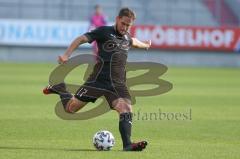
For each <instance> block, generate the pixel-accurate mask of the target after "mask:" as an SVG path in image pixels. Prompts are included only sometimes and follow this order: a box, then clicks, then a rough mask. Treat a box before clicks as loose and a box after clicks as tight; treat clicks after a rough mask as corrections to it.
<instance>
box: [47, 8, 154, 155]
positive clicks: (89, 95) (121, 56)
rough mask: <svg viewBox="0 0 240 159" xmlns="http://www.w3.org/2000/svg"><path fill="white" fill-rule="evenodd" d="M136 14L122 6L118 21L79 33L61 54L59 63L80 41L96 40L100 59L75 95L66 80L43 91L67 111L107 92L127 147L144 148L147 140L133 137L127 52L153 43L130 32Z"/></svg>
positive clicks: (127, 149)
mask: <svg viewBox="0 0 240 159" xmlns="http://www.w3.org/2000/svg"><path fill="white" fill-rule="evenodd" d="M135 18H136V16H135V13H134V12H133V11H132V10H130V9H129V8H122V9H121V10H120V11H119V14H118V16H117V17H116V20H115V25H113V26H102V27H99V28H97V29H95V30H92V31H90V32H87V33H85V34H83V35H81V36H79V37H77V38H76V39H75V40H74V41H73V42H72V43H71V45H70V46H69V47H68V48H67V50H66V52H65V53H64V54H63V55H61V56H59V59H58V61H59V63H61V64H62V63H65V62H66V61H67V60H68V59H69V57H70V56H71V55H72V53H73V51H74V50H75V49H76V48H77V47H78V46H79V45H81V44H83V43H87V42H88V43H91V42H93V41H94V40H96V42H97V45H98V50H99V60H98V62H97V63H96V64H95V66H94V69H93V72H92V74H91V75H90V76H89V78H88V79H87V81H86V82H85V84H84V85H82V86H81V87H80V88H79V89H78V91H77V92H76V93H75V94H74V95H72V94H71V93H69V92H67V91H66V86H65V84H64V83H60V84H57V85H49V86H48V87H46V88H45V89H44V90H43V92H44V94H58V95H59V96H60V98H61V101H62V104H63V106H64V109H65V111H66V112H68V113H75V112H77V111H78V110H80V109H81V108H83V107H84V106H85V105H86V104H87V103H88V102H95V101H96V100H97V98H99V97H100V96H104V97H105V98H106V100H107V101H108V103H109V106H110V107H111V108H112V109H113V110H116V111H117V112H118V113H119V131H120V134H121V138H122V142H123V150H124V151H142V150H143V149H145V147H146V146H147V142H146V141H140V142H136V143H133V142H132V141H131V139H130V138H131V128H132V106H131V96H130V94H129V91H128V89H127V86H126V71H125V65H126V60H127V53H128V50H129V49H130V48H131V47H135V48H143V49H148V48H149V47H150V46H151V41H147V42H141V41H139V40H138V39H136V38H133V37H131V36H130V34H129V33H128V31H129V29H130V27H131V26H132V24H133V22H134V20H135Z"/></svg>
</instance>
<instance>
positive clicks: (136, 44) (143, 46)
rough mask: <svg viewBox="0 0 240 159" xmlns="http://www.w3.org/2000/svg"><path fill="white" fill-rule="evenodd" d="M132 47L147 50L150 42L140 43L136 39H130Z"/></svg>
mask: <svg viewBox="0 0 240 159" xmlns="http://www.w3.org/2000/svg"><path fill="white" fill-rule="evenodd" d="M132 47H134V48H140V49H149V48H150V47H151V40H148V41H144V42H143V41H140V40H138V39H137V38H132Z"/></svg>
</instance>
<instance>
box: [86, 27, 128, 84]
mask: <svg viewBox="0 0 240 159" xmlns="http://www.w3.org/2000/svg"><path fill="white" fill-rule="evenodd" d="M84 35H85V36H86V37H87V38H88V40H89V43H91V42H93V41H95V40H96V42H97V46H98V55H99V57H100V58H101V59H102V61H103V62H104V65H103V69H102V70H104V71H100V76H101V74H106V72H108V73H109V74H110V76H111V79H112V80H113V82H117V83H119V82H120V83H122V82H124V81H125V78H126V71H125V66H126V61H127V53H128V50H129V49H130V48H131V46H132V38H131V36H130V34H129V33H126V34H125V35H121V34H119V33H118V32H117V31H116V30H115V28H114V26H102V27H99V28H97V29H95V30H92V31H91V32H88V33H85V34H84Z"/></svg>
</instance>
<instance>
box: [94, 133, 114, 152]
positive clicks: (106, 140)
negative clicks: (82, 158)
mask: <svg viewBox="0 0 240 159" xmlns="http://www.w3.org/2000/svg"><path fill="white" fill-rule="evenodd" d="M114 144H115V140H114V136H113V134H112V133H111V132H109V131H106V130H102V131H98V132H97V133H96V134H95V135H94V136H93V145H94V147H95V148H96V149H97V150H100V151H101V150H104V151H108V150H111V148H112V147H113V146H114Z"/></svg>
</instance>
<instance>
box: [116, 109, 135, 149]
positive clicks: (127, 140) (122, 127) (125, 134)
mask: <svg viewBox="0 0 240 159" xmlns="http://www.w3.org/2000/svg"><path fill="white" fill-rule="evenodd" d="M131 129H132V113H131V112H128V113H122V114H120V120H119V131H120V134H121V137H122V142H123V148H125V147H127V146H128V145H130V144H131Z"/></svg>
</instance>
